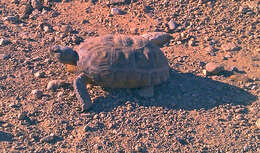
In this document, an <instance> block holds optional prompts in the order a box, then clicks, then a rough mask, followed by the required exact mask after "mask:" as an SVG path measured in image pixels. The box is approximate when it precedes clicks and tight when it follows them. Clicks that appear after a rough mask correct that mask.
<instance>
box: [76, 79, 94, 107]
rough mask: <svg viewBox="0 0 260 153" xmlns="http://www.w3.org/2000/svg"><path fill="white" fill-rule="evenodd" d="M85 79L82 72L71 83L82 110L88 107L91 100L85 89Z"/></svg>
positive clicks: (90, 104)
mask: <svg viewBox="0 0 260 153" xmlns="http://www.w3.org/2000/svg"><path fill="white" fill-rule="evenodd" d="M86 83H87V79H86V76H85V75H84V74H80V75H79V76H78V77H77V78H76V79H75V80H74V83H73V88H74V91H75V93H76V97H77V99H78V101H79V102H80V103H81V107H82V111H85V110H88V109H90V107H91V106H92V104H93V103H92V102H91V99H90V96H89V94H88V92H87V89H86Z"/></svg>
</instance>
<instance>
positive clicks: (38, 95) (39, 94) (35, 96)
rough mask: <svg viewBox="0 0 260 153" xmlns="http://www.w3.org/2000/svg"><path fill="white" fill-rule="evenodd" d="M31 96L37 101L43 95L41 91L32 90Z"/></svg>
mask: <svg viewBox="0 0 260 153" xmlns="http://www.w3.org/2000/svg"><path fill="white" fill-rule="evenodd" d="M31 94H32V96H33V98H35V99H39V98H41V97H42V95H43V93H42V91H40V90H37V89H34V90H32V92H31Z"/></svg>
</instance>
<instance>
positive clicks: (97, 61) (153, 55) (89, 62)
mask: <svg viewBox="0 0 260 153" xmlns="http://www.w3.org/2000/svg"><path fill="white" fill-rule="evenodd" d="M50 51H51V55H53V56H54V57H55V58H56V59H57V60H58V61H59V62H61V63H64V64H70V65H76V67H77V70H78V71H79V72H80V73H79V75H78V77H77V78H76V79H75V80H74V83H73V86H74V90H75V93H76V97H77V99H78V100H79V101H80V103H81V104H82V109H83V110H87V109H89V108H90V107H91V105H92V102H91V99H90V96H89V94H88V92H87V89H86V84H87V83H90V84H94V85H100V86H103V87H108V88H140V92H141V93H142V92H144V93H147V91H150V93H149V92H148V96H153V86H154V85H158V84H160V83H162V82H164V81H166V80H167V79H168V78H169V64H168V61H167V59H166V57H165V56H164V54H163V52H162V51H161V50H160V48H159V47H158V46H157V45H155V44H154V43H153V42H152V41H151V40H149V39H147V38H145V37H142V36H133V35H120V34H118V35H112V34H109V35H104V36H100V37H93V38H89V39H87V40H85V41H84V42H83V43H82V44H80V45H79V46H78V47H77V48H76V49H75V50H73V49H72V48H69V47H61V46H54V47H53V48H52V49H51V50H50Z"/></svg>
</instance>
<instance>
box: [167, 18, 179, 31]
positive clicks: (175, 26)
mask: <svg viewBox="0 0 260 153" xmlns="http://www.w3.org/2000/svg"><path fill="white" fill-rule="evenodd" d="M168 26H169V29H170V30H175V29H176V28H177V23H176V22H174V21H173V20H170V21H169V22H168Z"/></svg>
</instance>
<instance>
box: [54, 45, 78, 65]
mask: <svg viewBox="0 0 260 153" xmlns="http://www.w3.org/2000/svg"><path fill="white" fill-rule="evenodd" d="M50 55H51V56H52V57H54V58H55V59H56V60H58V61H59V62H61V63H63V64H70V65H77V61H78V60H79V56H78V53H77V52H76V51H74V50H73V49H72V48H70V47H61V46H53V47H52V48H51V49H50Z"/></svg>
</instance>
